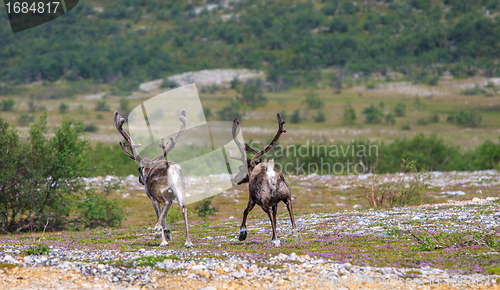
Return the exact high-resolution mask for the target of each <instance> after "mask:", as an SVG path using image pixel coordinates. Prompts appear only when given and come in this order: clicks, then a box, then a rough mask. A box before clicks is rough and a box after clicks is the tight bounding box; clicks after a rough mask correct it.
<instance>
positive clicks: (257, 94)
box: [236, 79, 267, 109]
mask: <svg viewBox="0 0 500 290" xmlns="http://www.w3.org/2000/svg"><path fill="white" fill-rule="evenodd" d="M263 86H264V83H263V81H262V80H260V79H255V80H248V81H247V82H246V83H245V84H244V85H243V88H242V89H241V92H240V94H241V96H239V97H237V98H236V99H237V100H238V101H240V102H241V103H242V104H245V105H247V106H250V107H251V108H252V109H255V108H257V107H261V106H265V105H266V104H267V97H266V96H264V92H263V90H262V87H263Z"/></svg>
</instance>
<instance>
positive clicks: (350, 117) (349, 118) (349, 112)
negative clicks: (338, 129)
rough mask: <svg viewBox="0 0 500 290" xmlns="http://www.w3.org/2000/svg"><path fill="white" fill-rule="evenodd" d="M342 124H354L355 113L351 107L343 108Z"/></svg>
mask: <svg viewBox="0 0 500 290" xmlns="http://www.w3.org/2000/svg"><path fill="white" fill-rule="evenodd" d="M342 122H343V123H344V124H348V125H350V124H354V123H355V122H356V111H354V108H353V107H351V105H347V106H345V107H344V116H343V117H342Z"/></svg>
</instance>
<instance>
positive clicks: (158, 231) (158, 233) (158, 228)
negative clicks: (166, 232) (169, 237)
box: [154, 225, 163, 239]
mask: <svg viewBox="0 0 500 290" xmlns="http://www.w3.org/2000/svg"><path fill="white" fill-rule="evenodd" d="M162 231H163V229H162V228H161V226H159V225H156V226H155V229H154V232H155V239H161V232H162Z"/></svg>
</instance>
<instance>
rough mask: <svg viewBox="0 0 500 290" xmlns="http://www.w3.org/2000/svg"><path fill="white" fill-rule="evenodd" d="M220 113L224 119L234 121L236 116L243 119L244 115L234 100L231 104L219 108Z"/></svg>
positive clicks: (220, 117)
mask: <svg viewBox="0 0 500 290" xmlns="http://www.w3.org/2000/svg"><path fill="white" fill-rule="evenodd" d="M218 115H219V119H221V120H222V121H232V120H233V119H234V117H237V118H238V119H239V120H240V121H241V119H242V117H243V113H242V112H241V109H240V106H239V104H238V103H237V102H234V101H233V102H231V105H229V106H226V107H224V108H222V109H221V110H219V112H218Z"/></svg>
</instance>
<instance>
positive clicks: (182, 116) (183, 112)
mask: <svg viewBox="0 0 500 290" xmlns="http://www.w3.org/2000/svg"><path fill="white" fill-rule="evenodd" d="M179 121H181V123H182V124H181V127H180V128H179V130H178V131H177V133H176V134H175V136H173V137H172V136H170V142H169V143H167V144H166V145H163V139H162V141H161V143H162V144H160V148H162V149H163V152H162V153H161V154H160V155H158V156H156V157H155V158H153V159H152V161H158V160H161V159H163V158H165V157H166V156H167V154H168V153H169V152H170V151H172V149H174V147H175V144H176V143H177V140H178V139H179V137H180V136H181V134H182V132H184V130H186V126H187V113H186V110H184V109H182V110H180V112H179Z"/></svg>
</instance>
